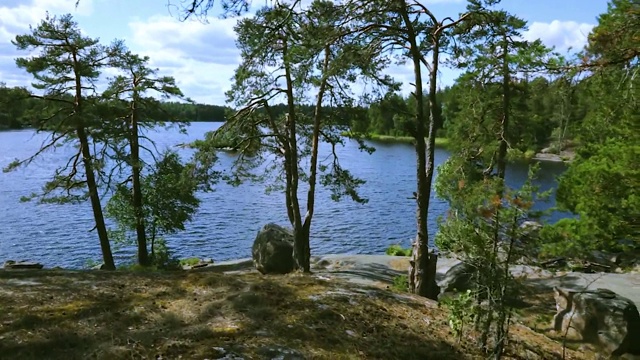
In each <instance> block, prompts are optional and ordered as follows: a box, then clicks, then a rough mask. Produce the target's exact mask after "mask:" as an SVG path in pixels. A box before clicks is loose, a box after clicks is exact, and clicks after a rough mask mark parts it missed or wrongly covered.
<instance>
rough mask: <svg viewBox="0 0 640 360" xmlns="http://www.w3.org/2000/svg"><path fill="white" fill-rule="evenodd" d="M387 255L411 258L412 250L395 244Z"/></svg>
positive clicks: (386, 251) (390, 247) (388, 249)
mask: <svg viewBox="0 0 640 360" xmlns="http://www.w3.org/2000/svg"><path fill="white" fill-rule="evenodd" d="M385 253H386V254H387V255H391V256H411V248H408V249H405V248H403V247H402V246H400V245H399V244H393V245H391V246H389V247H388V248H387V250H385Z"/></svg>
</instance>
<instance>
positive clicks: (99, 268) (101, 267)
mask: <svg viewBox="0 0 640 360" xmlns="http://www.w3.org/2000/svg"><path fill="white" fill-rule="evenodd" d="M104 268H105V266H104V264H98V265H96V266H94V267H92V268H91V270H104Z"/></svg>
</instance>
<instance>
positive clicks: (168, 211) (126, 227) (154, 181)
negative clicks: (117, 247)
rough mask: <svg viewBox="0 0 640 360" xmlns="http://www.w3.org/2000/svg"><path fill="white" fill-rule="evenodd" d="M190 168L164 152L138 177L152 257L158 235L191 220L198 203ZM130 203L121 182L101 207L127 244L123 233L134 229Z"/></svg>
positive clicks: (183, 228)
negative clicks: (144, 173) (115, 224)
mask: <svg viewBox="0 0 640 360" xmlns="http://www.w3.org/2000/svg"><path fill="white" fill-rule="evenodd" d="M190 169H191V168H190V166H189V165H188V164H187V165H185V164H182V162H181V160H180V157H179V156H178V154H177V153H175V152H171V151H166V152H164V153H163V154H161V156H160V158H159V160H158V162H157V163H156V165H155V168H154V169H151V170H150V173H149V174H147V175H145V176H144V177H143V178H142V184H141V185H142V195H143V216H144V220H145V226H146V232H147V237H148V238H149V239H150V240H151V249H150V250H151V253H152V255H153V256H155V254H156V250H157V248H156V246H159V244H158V243H157V240H158V238H159V237H160V236H164V235H169V234H174V233H176V232H178V231H183V230H185V224H186V223H187V222H189V221H191V219H192V218H193V216H194V215H195V213H196V211H197V209H198V207H199V205H200V200H199V199H198V198H197V197H196V195H195V193H196V191H197V189H198V184H199V183H198V179H197V178H194V177H193V176H192V173H191V172H190V171H189V170H190ZM132 204H133V200H132V191H131V188H130V187H129V186H127V185H126V184H122V185H119V186H118V187H117V188H116V191H115V192H114V194H113V196H112V197H111V198H110V199H109V201H108V203H107V206H106V208H105V211H106V214H107V216H108V217H109V218H111V219H113V220H114V221H115V222H116V223H117V225H118V227H117V229H116V230H115V231H116V232H118V233H120V234H124V237H120V238H121V239H122V240H121V241H123V242H125V243H131V241H132V240H131V239H129V238H128V237H127V235H128V234H129V232H130V231H133V230H135V228H136V218H135V216H134V211H133V208H132V207H133V205H132ZM116 238H118V237H116ZM154 241H155V244H154ZM157 256H161V257H162V256H164V255H157ZM164 260H166V259H164V258H163V261H164Z"/></svg>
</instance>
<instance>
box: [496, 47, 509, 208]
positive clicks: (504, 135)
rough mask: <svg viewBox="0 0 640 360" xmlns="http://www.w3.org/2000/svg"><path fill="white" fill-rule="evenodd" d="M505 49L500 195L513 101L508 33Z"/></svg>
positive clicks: (505, 163)
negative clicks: (511, 103)
mask: <svg viewBox="0 0 640 360" xmlns="http://www.w3.org/2000/svg"><path fill="white" fill-rule="evenodd" d="M503 41H504V43H503V51H502V123H501V124H500V125H501V126H500V148H499V149H498V160H497V164H496V165H497V167H498V177H499V178H500V179H501V180H502V182H503V184H501V185H500V191H499V193H500V196H502V189H503V188H504V177H505V174H506V171H507V131H508V128H509V108H510V102H511V93H510V82H511V76H510V73H509V59H508V56H509V43H508V41H509V39H508V38H507V35H506V34H505V35H504V39H503Z"/></svg>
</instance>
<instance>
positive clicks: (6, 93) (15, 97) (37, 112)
mask: <svg viewBox="0 0 640 360" xmlns="http://www.w3.org/2000/svg"><path fill="white" fill-rule="evenodd" d="M31 95H32V94H31V93H30V92H29V91H28V90H27V89H25V88H22V87H7V86H5V85H4V84H1V83H0V130H3V129H5V130H6V129H24V128H29V127H33V126H34V124H35V123H37V122H38V121H39V120H41V118H42V117H43V116H45V115H44V114H47V109H46V107H47V106H49V105H48V104H47V103H46V102H43V101H40V99H38V98H34V97H32V96H31ZM160 109H161V111H160V112H159V113H158V115H157V117H159V119H154V120H160V121H176V120H181V121H191V122H196V121H215V122H222V121H225V119H226V116H227V115H228V114H227V112H228V111H230V108H228V107H226V106H219V105H209V104H193V103H179V102H162V103H161V104H160Z"/></svg>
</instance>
